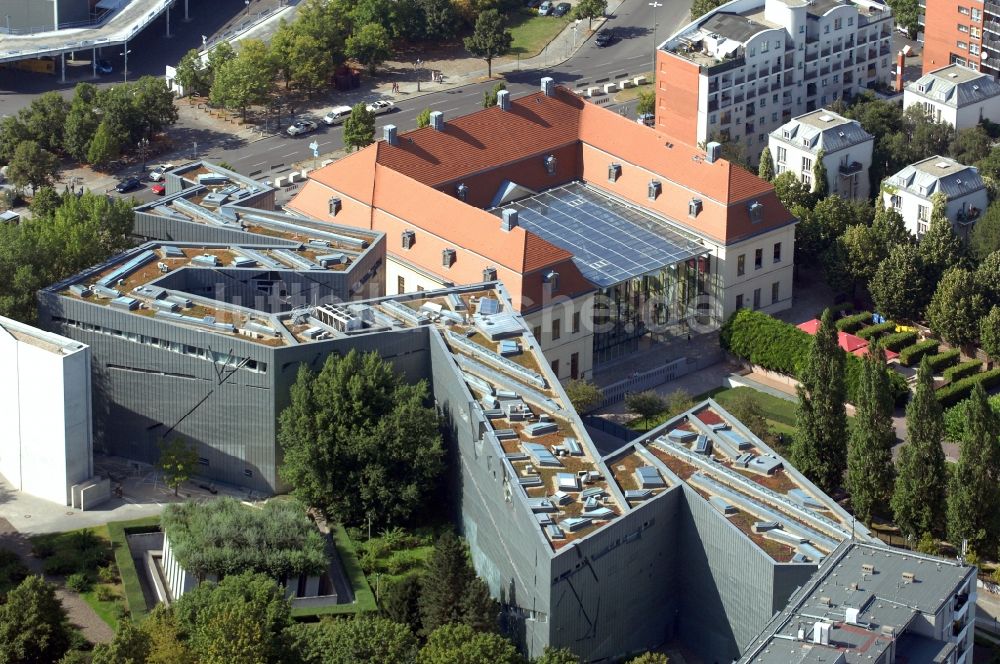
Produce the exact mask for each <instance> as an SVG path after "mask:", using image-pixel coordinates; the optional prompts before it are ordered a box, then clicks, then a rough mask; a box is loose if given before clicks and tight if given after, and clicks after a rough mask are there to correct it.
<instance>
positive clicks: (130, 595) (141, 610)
mask: <svg viewBox="0 0 1000 664" xmlns="http://www.w3.org/2000/svg"><path fill="white" fill-rule="evenodd" d="M159 526H160V517H158V516H150V517H145V518H143V519H135V520H133V521H113V522H111V523H109V524H108V526H107V531H108V536H109V538H110V540H111V548H112V551H113V552H114V556H115V563H116V564H117V565H118V576H119V577H120V579H121V586H120V590H119V592H120V591H121V590H124V593H125V604H126V606H128V609H129V613H131V614H132V619H133V620H141V619H143V618H145V617H146V612H147V610H148V608H147V607H146V598H145V597H144V596H143V594H142V586H140V585H139V573H138V571H137V570H136V569H135V563H134V562H133V561H132V554H131V553H129V550H128V543H127V542H126V541H125V533H126V532H145V533H148V532H153V531H154V530H155V529H156V528H159ZM85 599H86V598H85ZM94 599H95V601H97V600H96V595H95V596H94ZM87 601H88V602H89V601H90V600H87ZM94 610H95V611H97V612H98V614H99V615H100V613H101V612H100V610H98V609H97V607H95V608H94ZM102 617H103V616H102Z"/></svg>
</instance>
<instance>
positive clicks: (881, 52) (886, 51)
mask: <svg viewBox="0 0 1000 664" xmlns="http://www.w3.org/2000/svg"><path fill="white" fill-rule="evenodd" d="M878 54H879V55H889V45H888V44H882V46H881V47H880V48H879V49H878Z"/></svg>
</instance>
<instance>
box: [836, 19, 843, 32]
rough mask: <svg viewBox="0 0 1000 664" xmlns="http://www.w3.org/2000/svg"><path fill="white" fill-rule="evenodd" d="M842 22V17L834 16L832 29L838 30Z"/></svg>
mask: <svg viewBox="0 0 1000 664" xmlns="http://www.w3.org/2000/svg"><path fill="white" fill-rule="evenodd" d="M843 23H844V19H842V18H835V19H833V29H834V30H840V28H842V27H843Z"/></svg>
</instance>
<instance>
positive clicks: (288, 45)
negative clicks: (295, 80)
mask: <svg viewBox="0 0 1000 664" xmlns="http://www.w3.org/2000/svg"><path fill="white" fill-rule="evenodd" d="M300 34H302V33H301V32H300V31H298V30H296V27H295V24H292V23H289V22H288V21H286V20H285V19H281V20H280V21H279V22H278V29H277V30H275V31H274V34H273V35H271V42H270V54H271V64H272V66H273V67H274V72H275V73H276V74H277V75H278V76H281V78H283V79H285V89H286V90H287V89H288V88H289V87H291V85H292V68H293V67H294V66H295V58H294V56H293V54H292V49H293V44H294V43H295V38H296V37H298V36H299V35H300ZM306 36H311V35H306ZM314 39H315V38H314ZM317 41H318V40H317ZM324 52H325V51H324ZM327 56H329V54H327ZM327 61H329V63H330V66H332V65H333V62H332V61H331V60H330V59H329V57H327Z"/></svg>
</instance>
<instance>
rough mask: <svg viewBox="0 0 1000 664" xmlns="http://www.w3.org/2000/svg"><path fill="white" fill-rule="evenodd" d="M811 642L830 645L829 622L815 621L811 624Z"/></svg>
mask: <svg viewBox="0 0 1000 664" xmlns="http://www.w3.org/2000/svg"><path fill="white" fill-rule="evenodd" d="M813 643H817V644H819V645H821V646H828V645H830V623H826V622H817V623H814V624H813Z"/></svg>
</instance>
